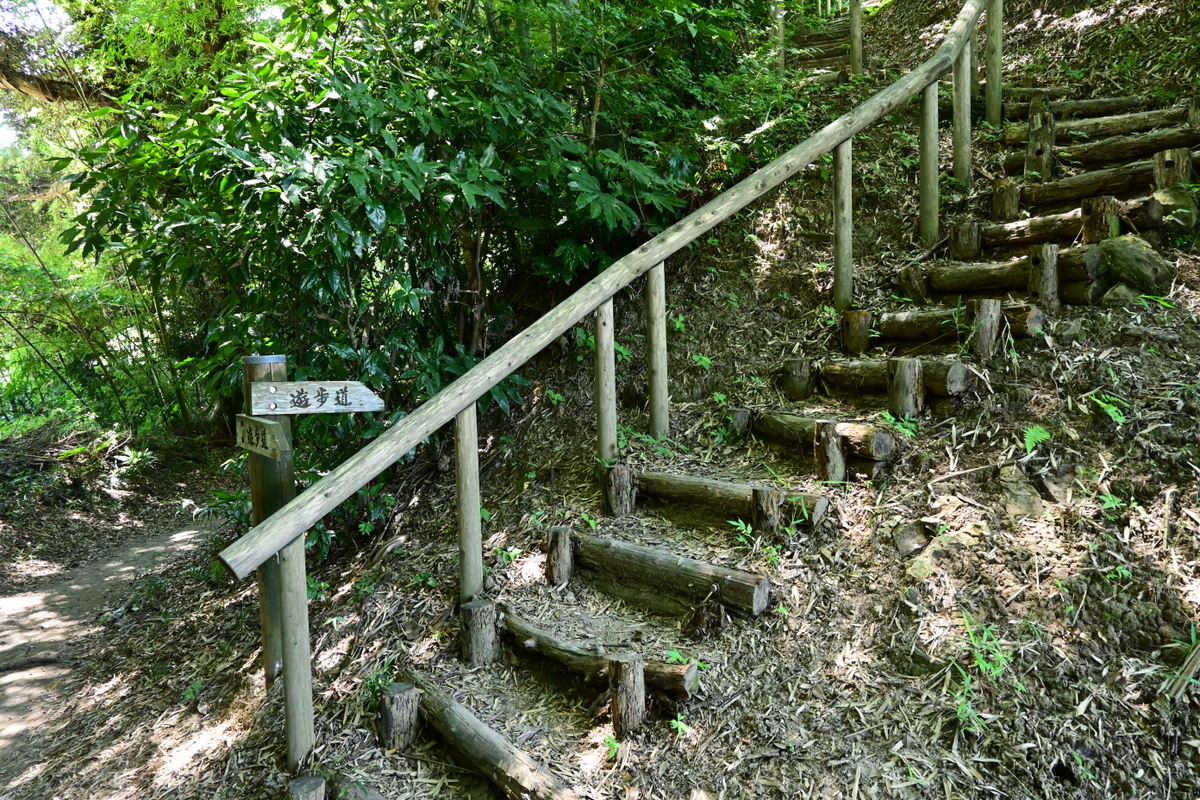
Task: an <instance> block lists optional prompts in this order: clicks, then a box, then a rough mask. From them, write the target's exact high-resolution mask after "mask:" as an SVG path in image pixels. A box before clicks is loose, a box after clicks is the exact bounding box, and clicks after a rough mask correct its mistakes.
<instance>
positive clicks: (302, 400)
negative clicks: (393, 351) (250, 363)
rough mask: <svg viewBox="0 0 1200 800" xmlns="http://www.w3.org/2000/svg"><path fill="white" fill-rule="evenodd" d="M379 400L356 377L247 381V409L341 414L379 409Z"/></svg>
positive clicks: (257, 412)
mask: <svg viewBox="0 0 1200 800" xmlns="http://www.w3.org/2000/svg"><path fill="white" fill-rule="evenodd" d="M382 410H383V400H382V399H381V398H380V397H379V395H377V394H375V393H374V392H372V391H371V390H370V389H368V388H367V387H366V386H364V385H363V384H361V383H359V382H358V381H274V382H271V381H257V382H255V383H252V384H250V413H251V414H253V415H255V416H260V415H267V416H269V415H272V414H345V413H347V412H350V411H382Z"/></svg>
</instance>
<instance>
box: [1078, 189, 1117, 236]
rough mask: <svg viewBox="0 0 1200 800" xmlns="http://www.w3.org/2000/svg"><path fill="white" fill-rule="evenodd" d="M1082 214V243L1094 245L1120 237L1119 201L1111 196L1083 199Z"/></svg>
mask: <svg viewBox="0 0 1200 800" xmlns="http://www.w3.org/2000/svg"><path fill="white" fill-rule="evenodd" d="M1081 209H1082V213H1083V243H1084V244H1095V243H1096V242H1099V241H1102V240H1104V239H1110V238H1112V237H1113V236H1120V235H1121V201H1120V200H1118V199H1117V198H1115V197H1112V196H1111V195H1102V196H1100V197H1085V198H1084V200H1083V205H1082V206H1081Z"/></svg>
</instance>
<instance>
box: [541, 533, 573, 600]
mask: <svg viewBox="0 0 1200 800" xmlns="http://www.w3.org/2000/svg"><path fill="white" fill-rule="evenodd" d="M574 569H575V559H574V556H573V555H572V552H571V529H570V528H551V529H550V542H549V552H548V553H547V554H546V580H547V582H549V584H550V585H551V586H562V585H563V584H565V583H567V582H568V581H570V580H571V573H572V572H573V571H574Z"/></svg>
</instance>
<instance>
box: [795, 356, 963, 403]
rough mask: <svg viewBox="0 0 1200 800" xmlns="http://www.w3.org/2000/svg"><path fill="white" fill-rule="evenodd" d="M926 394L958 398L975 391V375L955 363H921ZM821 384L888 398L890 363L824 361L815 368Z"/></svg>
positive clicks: (864, 360)
mask: <svg viewBox="0 0 1200 800" xmlns="http://www.w3.org/2000/svg"><path fill="white" fill-rule="evenodd" d="M920 361H921V373H922V380H923V381H924V383H925V390H926V391H928V392H930V393H931V394H935V395H938V396H940V397H955V396H957V395H960V394H962V393H963V392H965V391H967V390H968V389H970V388H971V384H972V383H973V382H974V375H973V373H972V372H971V370H969V369H968V368H967V366H966V365H965V364H963V363H962V362H961V361H957V360H955V359H933V358H928V359H920ZM813 372H815V373H816V374H817V375H818V376H819V377H820V379H821V381H822V382H823V383H824V384H825V385H826V386H827V387H830V388H834V389H839V390H841V391H845V392H859V393H867V394H884V393H886V392H887V390H888V359H878V358H862V359H851V360H844V361H822V362H818V363H817V364H814V365H813Z"/></svg>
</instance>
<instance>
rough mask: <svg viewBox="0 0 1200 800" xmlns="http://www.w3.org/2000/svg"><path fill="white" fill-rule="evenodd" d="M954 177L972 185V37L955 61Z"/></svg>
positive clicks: (966, 41)
mask: <svg viewBox="0 0 1200 800" xmlns="http://www.w3.org/2000/svg"><path fill="white" fill-rule="evenodd" d="M954 177H955V178H957V179H958V182H959V183H960V184H961V185H962V188H963V190H964V191H965V190H967V189H969V188H970V186H971V37H969V36H968V37H967V38H966V39H964V40H963V48H962V50H961V51H959V54H958V59H957V60H955V62H954Z"/></svg>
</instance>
